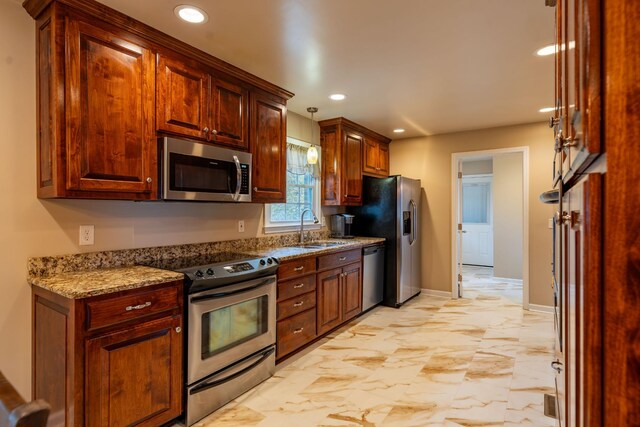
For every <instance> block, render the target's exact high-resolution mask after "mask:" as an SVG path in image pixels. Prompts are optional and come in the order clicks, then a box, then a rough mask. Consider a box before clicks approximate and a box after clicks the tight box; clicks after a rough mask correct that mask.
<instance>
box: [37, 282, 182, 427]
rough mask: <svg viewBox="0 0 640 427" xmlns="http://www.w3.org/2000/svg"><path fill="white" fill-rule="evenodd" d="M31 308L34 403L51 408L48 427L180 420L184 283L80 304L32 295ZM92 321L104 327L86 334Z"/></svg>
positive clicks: (50, 295)
mask: <svg viewBox="0 0 640 427" xmlns="http://www.w3.org/2000/svg"><path fill="white" fill-rule="evenodd" d="M156 302H157V304H156ZM33 304H34V311H33V313H34V319H33V328H34V330H33V343H34V361H33V398H34V399H35V398H37V399H45V400H46V401H48V402H49V403H50V404H51V406H52V408H51V418H50V422H51V425H66V426H84V425H86V426H104V427H107V426H109V427H113V426H129V425H137V426H157V425H161V424H163V423H166V422H168V421H171V420H173V419H174V418H176V417H178V416H179V415H180V414H181V413H182V400H183V398H182V396H183V381H182V378H183V374H182V354H183V334H182V328H183V325H182V322H183V318H182V309H183V307H182V282H181V281H180V282H171V283H169V284H165V285H158V286H154V287H149V288H144V289H138V290H133V291H124V292H118V293H114V294H111V295H102V296H98V297H89V298H84V299H68V298H64V297H62V296H60V295H57V294H53V293H51V292H49V291H46V290H44V289H41V288H37V287H34V288H33ZM123 304H125V305H123ZM105 310H110V315H109V314H106V315H105ZM96 313H100V314H101V315H103V318H106V319H109V322H107V323H105V324H108V326H103V327H96V328H94V329H91V319H92V316H93V315H94V314H96ZM131 313H134V314H133V315H132V314H131ZM95 324H96V323H94V325H95Z"/></svg>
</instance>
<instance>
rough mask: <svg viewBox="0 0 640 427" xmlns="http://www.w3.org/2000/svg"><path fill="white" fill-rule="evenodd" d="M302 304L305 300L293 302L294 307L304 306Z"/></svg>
mask: <svg viewBox="0 0 640 427" xmlns="http://www.w3.org/2000/svg"><path fill="white" fill-rule="evenodd" d="M302 304H304V301H298V302H296V303H294V304H293V306H294V307H300V306H302Z"/></svg>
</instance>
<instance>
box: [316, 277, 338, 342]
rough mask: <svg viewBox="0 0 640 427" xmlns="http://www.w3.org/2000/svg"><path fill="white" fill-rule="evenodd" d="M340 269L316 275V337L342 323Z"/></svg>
mask: <svg viewBox="0 0 640 427" xmlns="http://www.w3.org/2000/svg"><path fill="white" fill-rule="evenodd" d="M341 283H342V269H341V268H334V269H333V270H328V271H323V272H322V273H319V274H318V284H317V286H316V292H317V297H318V303H317V304H316V309H317V315H318V321H317V328H318V335H322V334H324V333H325V332H327V331H330V330H331V329H333V328H335V327H336V326H338V325H339V324H340V323H342V290H341V289H342V286H341Z"/></svg>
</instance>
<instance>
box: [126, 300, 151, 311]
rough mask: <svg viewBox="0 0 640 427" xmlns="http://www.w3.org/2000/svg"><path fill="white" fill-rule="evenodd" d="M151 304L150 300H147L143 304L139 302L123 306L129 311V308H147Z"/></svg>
mask: <svg viewBox="0 0 640 427" xmlns="http://www.w3.org/2000/svg"><path fill="white" fill-rule="evenodd" d="M150 305H151V301H147V302H145V303H144V304H139V305H130V306H128V307H127V308H125V310H126V311H131V310H142V309H143V308H147V307H149V306H150Z"/></svg>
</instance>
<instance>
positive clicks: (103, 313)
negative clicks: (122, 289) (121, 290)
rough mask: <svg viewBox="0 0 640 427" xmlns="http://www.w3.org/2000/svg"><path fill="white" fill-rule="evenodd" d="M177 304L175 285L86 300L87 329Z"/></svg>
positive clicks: (119, 321)
mask: <svg viewBox="0 0 640 427" xmlns="http://www.w3.org/2000/svg"><path fill="white" fill-rule="evenodd" d="M178 306H179V301H178V288H177V287H176V286H172V287H168V288H164V289H158V290H153V291H148V292H136V293H135V294H131V295H125V296H121V297H113V298H107V299H101V300H99V301H88V302H87V305H86V309H87V330H92V329H97V328H103V327H105V326H109V325H114V324H116V323H121V322H126V321H128V320H132V319H135V318H137V317H143V316H148V315H150V314H154V313H160V312H162V311H167V310H171V309H173V308H176V307H178Z"/></svg>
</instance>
